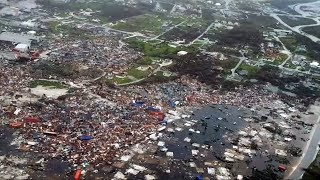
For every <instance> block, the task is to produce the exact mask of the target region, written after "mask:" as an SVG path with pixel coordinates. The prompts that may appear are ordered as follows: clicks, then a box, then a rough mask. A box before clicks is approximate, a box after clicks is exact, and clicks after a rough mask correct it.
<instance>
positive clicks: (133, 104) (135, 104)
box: [131, 101, 144, 107]
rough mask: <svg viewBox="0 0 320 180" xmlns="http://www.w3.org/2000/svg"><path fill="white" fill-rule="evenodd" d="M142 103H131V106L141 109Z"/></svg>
mask: <svg viewBox="0 0 320 180" xmlns="http://www.w3.org/2000/svg"><path fill="white" fill-rule="evenodd" d="M143 104H144V102H142V101H136V102H133V103H132V104H131V105H132V106H134V107H141V106H143Z"/></svg>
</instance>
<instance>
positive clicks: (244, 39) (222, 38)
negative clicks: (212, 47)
mask: <svg viewBox="0 0 320 180" xmlns="http://www.w3.org/2000/svg"><path fill="white" fill-rule="evenodd" d="M217 39H218V43H217V44H218V45H223V46H228V47H234V48H235V47H236V48H243V46H249V47H250V49H252V51H253V53H254V54H260V44H261V43H262V42H263V41H264V39H263V36H262V32H261V31H259V30H258V29H256V28H252V25H251V24H243V25H241V26H240V27H236V28H234V29H232V30H230V31H225V32H223V33H221V34H220V35H219V36H217Z"/></svg>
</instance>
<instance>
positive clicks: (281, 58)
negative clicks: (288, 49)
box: [273, 54, 288, 65]
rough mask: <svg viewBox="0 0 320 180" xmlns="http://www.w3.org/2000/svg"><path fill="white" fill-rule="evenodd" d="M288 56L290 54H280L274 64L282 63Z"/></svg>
mask: <svg viewBox="0 0 320 180" xmlns="http://www.w3.org/2000/svg"><path fill="white" fill-rule="evenodd" d="M287 58H288V55H286V54H279V55H278V56H277V57H276V59H275V60H274V61H273V64H275V65H280V64H282V63H283V62H284V61H285V60H286V59H287Z"/></svg>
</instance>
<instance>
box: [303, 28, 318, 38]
mask: <svg viewBox="0 0 320 180" xmlns="http://www.w3.org/2000/svg"><path fill="white" fill-rule="evenodd" d="M302 30H303V31H304V32H306V33H308V34H311V35H314V36H316V37H318V38H320V26H313V27H305V28H303V29H302Z"/></svg>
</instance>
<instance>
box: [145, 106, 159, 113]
mask: <svg viewBox="0 0 320 180" xmlns="http://www.w3.org/2000/svg"><path fill="white" fill-rule="evenodd" d="M146 110H147V111H154V112H159V111H160V109H158V108H156V107H148V108H147V109H146Z"/></svg>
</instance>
